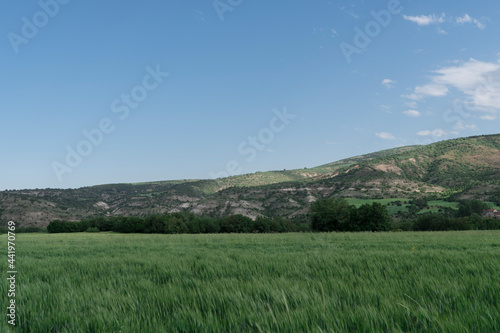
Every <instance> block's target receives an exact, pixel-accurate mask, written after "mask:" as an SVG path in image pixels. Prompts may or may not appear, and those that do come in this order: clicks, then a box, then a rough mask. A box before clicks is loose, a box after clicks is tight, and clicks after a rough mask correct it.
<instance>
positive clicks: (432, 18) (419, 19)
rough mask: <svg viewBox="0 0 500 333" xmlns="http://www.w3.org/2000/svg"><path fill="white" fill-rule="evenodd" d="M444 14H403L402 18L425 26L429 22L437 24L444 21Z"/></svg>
mask: <svg viewBox="0 0 500 333" xmlns="http://www.w3.org/2000/svg"><path fill="white" fill-rule="evenodd" d="M444 17H445V14H441V16H439V17H438V16H436V15H435V14H432V15H420V16H406V15H403V18H404V19H405V20H407V21H411V22H414V23H416V24H418V25H420V26H426V25H430V24H437V23H443V22H444Z"/></svg>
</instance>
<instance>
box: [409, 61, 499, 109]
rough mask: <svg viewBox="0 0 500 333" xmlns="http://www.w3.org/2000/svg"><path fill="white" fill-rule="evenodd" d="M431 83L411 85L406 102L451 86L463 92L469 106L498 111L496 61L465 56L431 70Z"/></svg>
mask: <svg viewBox="0 0 500 333" xmlns="http://www.w3.org/2000/svg"><path fill="white" fill-rule="evenodd" d="M434 73H435V75H434V76H431V82H430V83H428V84H426V85H423V86H417V87H415V88H414V91H413V93H412V94H410V95H406V96H404V97H406V98H407V99H409V100H410V101H417V100H421V99H423V98H426V97H429V96H433V97H442V96H446V95H447V94H448V93H449V89H450V88H454V89H456V90H457V91H459V92H460V93H462V94H463V96H464V99H465V100H466V101H465V102H464V103H466V104H467V105H469V107H470V108H472V109H474V110H479V111H487V112H490V113H498V112H500V63H498V62H483V61H478V60H475V59H469V60H468V61H466V62H459V63H458V64H457V65H455V66H449V67H443V68H441V69H438V70H436V71H434Z"/></svg>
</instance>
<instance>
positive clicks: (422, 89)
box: [405, 83, 448, 101]
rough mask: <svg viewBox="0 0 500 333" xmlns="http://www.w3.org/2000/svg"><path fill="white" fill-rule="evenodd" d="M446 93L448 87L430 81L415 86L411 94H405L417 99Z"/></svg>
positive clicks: (409, 97) (440, 95)
mask: <svg viewBox="0 0 500 333" xmlns="http://www.w3.org/2000/svg"><path fill="white" fill-rule="evenodd" d="M446 94H448V88H447V87H446V86H444V85H441V84H436V83H430V84H426V85H424V86H417V87H415V89H414V91H413V94H411V95H407V96H405V97H407V98H408V99H411V100H414V101H416V100H419V99H422V98H425V97H429V96H430V97H442V96H446Z"/></svg>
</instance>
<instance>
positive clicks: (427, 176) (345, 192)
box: [0, 134, 500, 226]
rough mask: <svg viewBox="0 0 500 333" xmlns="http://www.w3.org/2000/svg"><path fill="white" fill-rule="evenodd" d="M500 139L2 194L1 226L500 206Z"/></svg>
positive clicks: (465, 140)
mask: <svg viewBox="0 0 500 333" xmlns="http://www.w3.org/2000/svg"><path fill="white" fill-rule="evenodd" d="M499 176H500V135H498V134H497V135H486V136H476V137H469V138H459V139H453V140H447V141H442V142H437V143H433V144H430V145H426V146H408V147H399V148H394V149H389V150H384V151H380V152H375V153H372V154H366V155H361V156H356V157H352V158H349V159H344V160H341V161H337V162H333V163H329V164H325V165H322V166H318V167H315V168H309V169H297V170H282V171H269V172H257V173H254V174H245V175H240V176H233V177H228V178H223V179H205V180H175V181H158V182H149V183H136V184H108V185H100V186H92V187H84V188H79V189H67V190H62V189H35V190H16V191H3V192H0V219H1V221H2V222H6V221H8V220H14V221H17V222H19V223H20V224H21V225H31V226H46V225H47V224H48V223H49V222H50V221H52V220H55V219H61V220H74V221H77V220H81V219H85V218H91V217H97V216H103V215H106V216H118V215H120V216H130V215H136V216H146V215H149V214H163V213H174V212H181V211H189V212H193V213H195V214H199V215H204V216H210V217H223V216H227V215H231V214H242V215H245V216H248V217H251V218H256V217H257V216H267V217H279V216H281V217H287V218H305V216H306V215H307V213H308V210H309V207H310V204H311V203H312V202H314V201H316V200H317V199H320V198H321V199H323V198H329V197H344V198H351V199H378V200H380V199H394V200H401V199H405V198H406V199H414V198H418V197H428V198H430V199H434V200H438V199H443V198H448V200H451V201H454V200H458V199H480V200H483V201H490V202H492V203H494V204H497V205H498V204H500V183H499V179H500V177H499Z"/></svg>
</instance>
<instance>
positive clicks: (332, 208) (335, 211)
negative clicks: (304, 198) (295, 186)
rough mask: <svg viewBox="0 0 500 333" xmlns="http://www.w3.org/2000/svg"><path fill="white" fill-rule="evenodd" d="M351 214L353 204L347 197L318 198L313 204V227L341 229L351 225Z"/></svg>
mask: <svg viewBox="0 0 500 333" xmlns="http://www.w3.org/2000/svg"><path fill="white" fill-rule="evenodd" d="M351 214H352V206H351V205H349V203H348V202H347V201H346V200H345V199H338V198H330V199H324V200H317V201H315V202H313V203H312V204H311V210H310V221H311V229H312V230H315V231H340V230H341V229H344V228H346V226H347V225H349V222H350V217H351ZM341 227H342V228H341Z"/></svg>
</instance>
